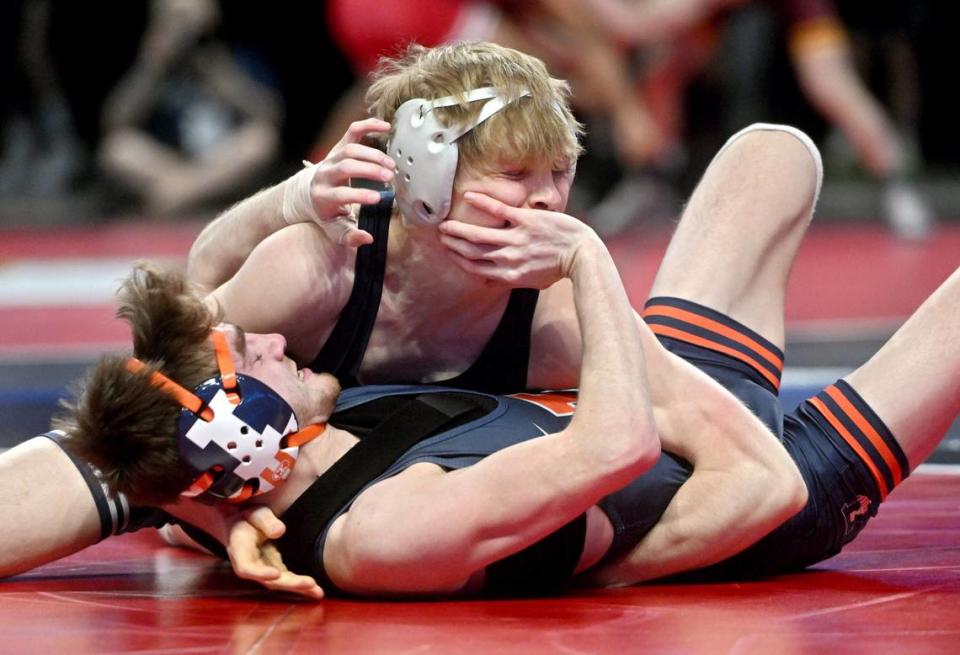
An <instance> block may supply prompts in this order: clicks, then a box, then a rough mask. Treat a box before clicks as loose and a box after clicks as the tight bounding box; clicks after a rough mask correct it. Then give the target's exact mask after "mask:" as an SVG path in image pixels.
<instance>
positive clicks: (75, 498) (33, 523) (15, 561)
mask: <svg viewBox="0 0 960 655" xmlns="http://www.w3.org/2000/svg"><path fill="white" fill-rule="evenodd" d="M0 498H3V508H4V509H3V512H2V519H3V525H4V526H5V527H4V530H3V531H2V532H0V577H6V576H9V575H16V574H17V573H22V572H24V571H27V570H29V569H32V568H34V567H36V566H40V565H41V564H46V563H47V562H52V561H53V560H55V559H59V558H61V557H66V556H67V555H70V554H72V553H75V552H77V551H79V550H82V549H84V548H86V547H87V546H90V545H92V544H94V543H96V542H97V540H98V539H99V538H100V518H99V515H98V514H97V507H96V504H95V503H94V500H93V496H92V495H91V494H90V490H89V489H88V488H87V483H86V481H85V480H84V479H83V476H82V475H81V474H80V471H78V470H77V467H76V466H74V464H73V462H72V461H70V458H69V457H67V455H66V453H64V452H63V450H61V449H60V447H59V446H58V445H57V444H55V443H54V442H53V441H51V440H50V439H47V438H46V437H35V438H33V439H30V440H29V441H25V442H24V443H22V444H20V445H18V446H16V447H14V448H11V449H10V450H8V451H6V452H4V453H2V454H0Z"/></svg>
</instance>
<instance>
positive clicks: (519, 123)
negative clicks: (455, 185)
mask: <svg viewBox="0 0 960 655" xmlns="http://www.w3.org/2000/svg"><path fill="white" fill-rule="evenodd" d="M371 79H372V84H371V85H370V89H369V91H368V92H367V106H368V110H369V111H370V114H371V115H372V116H375V117H377V118H380V119H382V120H385V121H392V119H393V115H394V112H396V110H397V107H399V106H400V105H401V104H403V103H404V102H406V101H407V100H410V99H411V98H426V99H428V100H433V99H436V98H442V97H444V96H450V95H453V96H456V95H464V94H466V92H468V91H470V90H472V89H478V88H481V87H486V86H492V87H494V88H496V89H497V90H498V92H499V93H500V94H501V95H503V96H504V97H506V98H518V97H519V96H520V94H521V93H523V91H528V92H529V94H530V95H529V96H526V97H524V98H521V99H519V100H518V101H516V102H512V103H511V104H509V105H508V106H507V107H506V108H505V109H503V110H502V111H500V112H498V113H497V114H495V115H494V116H493V117H491V118H490V119H489V120H487V121H485V122H484V123H482V124H480V125H479V126H477V127H476V128H475V129H473V130H471V131H470V132H468V133H467V134H466V135H464V136H463V137H462V138H461V139H460V140H459V141H458V144H459V153H460V154H459V157H460V158H459V162H460V163H462V164H464V165H465V166H467V167H470V168H473V169H478V168H482V167H483V165H484V164H485V163H489V162H491V161H494V160H497V159H500V160H507V161H516V162H551V163H552V162H554V161H556V160H558V159H560V158H565V159H569V160H571V162H572V161H575V160H576V158H577V157H578V156H579V155H580V153H581V151H582V148H581V146H580V140H579V139H580V136H581V134H582V133H583V126H582V125H581V124H580V123H578V122H577V120H576V119H575V118H574V116H573V113H572V112H571V110H570V104H569V100H570V85H569V84H567V83H566V82H565V81H563V80H558V79H555V78H553V77H551V76H550V73H549V72H548V71H547V67H546V66H545V65H544V63H543V62H542V61H540V60H539V59H537V58H536V57H532V56H530V55H527V54H524V53H522V52H519V51H517V50H513V49H511V48H505V47H503V46H499V45H496V44H494V43H484V42H461V43H453V44H450V45H444V46H439V47H436V48H425V47H423V46H421V45H418V44H411V45H410V46H408V47H407V49H406V51H405V52H404V53H402V54H401V55H400V56H398V57H396V58H384V59H381V60H380V63H379V65H378V66H377V68H376V70H375V71H374V72H373V74H372V76H371ZM483 104H484V103H483V102H473V103H468V104H463V105H454V106H452V107H446V108H438V109H436V110H435V111H436V112H437V113H438V116H439V117H440V119H441V120H445V121H449V124H456V125H463V124H465V123H466V122H468V121H470V120H472V119H474V118H475V117H476V116H477V114H478V113H479V112H480V109H481V107H482V106H483Z"/></svg>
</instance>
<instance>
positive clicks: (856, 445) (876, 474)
mask: <svg viewBox="0 0 960 655" xmlns="http://www.w3.org/2000/svg"><path fill="white" fill-rule="evenodd" d="M810 403H811V404H812V405H813V406H814V407H816V408H817V409H818V410H819V411H820V413H821V414H823V417H824V418H825V419H827V421H829V422H830V425H832V426H833V428H834V429H835V430H836V431H837V432H839V433H840V436H841V437H843V440H844V441H846V442H847V445H849V446H850V447H851V448H853V450H854V452H855V453H857V455H858V456H859V457H860V459H861V460H863V463H864V464H866V465H867V468H868V469H870V473H871V474H872V475H873V479H874V480H876V481H877V487H878V488H879V489H880V500H884V499H885V498H886V497H887V493H888V491H887V483H886V481H885V480H884V479H883V475H882V474H881V473H880V470H879V469H878V468H877V465H876V464H874V463H873V460H872V459H871V458H870V456H869V455H868V454H867V452H866V451H865V450H864V449H863V446H861V445H860V442H858V441H857V439H856V437H854V436H853V435H852V434H850V431H849V430H847V428H846V427H844V425H843V423H841V422H840V419H838V418H837V417H836V416H835V415H834V414H833V412H831V411H830V410H829V409H828V408H827V406H826V405H825V404H824V403H823V401H822V400H820V399H819V398H816V397H814V398H811V399H810Z"/></svg>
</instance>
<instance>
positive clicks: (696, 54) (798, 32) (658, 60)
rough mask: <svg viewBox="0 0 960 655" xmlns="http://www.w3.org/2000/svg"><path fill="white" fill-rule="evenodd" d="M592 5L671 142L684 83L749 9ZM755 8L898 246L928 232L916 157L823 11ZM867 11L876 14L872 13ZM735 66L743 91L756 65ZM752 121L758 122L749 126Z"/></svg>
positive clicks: (672, 1)
mask: <svg viewBox="0 0 960 655" xmlns="http://www.w3.org/2000/svg"><path fill="white" fill-rule="evenodd" d="M592 2H594V4H595V8H596V11H595V13H594V15H595V20H597V21H598V22H600V23H602V24H603V25H604V26H605V29H608V30H610V31H611V33H613V34H616V35H617V38H619V39H620V40H621V41H623V42H625V43H629V44H631V45H632V46H634V47H637V48H641V49H642V50H643V52H644V55H645V59H644V63H645V68H644V72H643V79H644V82H643V83H644V88H645V89H646V94H645V95H646V97H647V99H648V101H649V102H650V106H651V108H652V110H653V114H654V116H655V118H656V120H657V123H658V125H659V128H660V131H661V133H662V134H665V135H668V136H670V137H672V138H674V139H675V140H676V141H677V142H679V141H680V138H681V135H682V133H683V131H684V123H683V107H684V103H683V94H684V91H685V88H686V84H687V82H688V81H689V79H690V78H691V77H692V76H693V75H695V74H696V73H698V72H699V70H700V69H701V68H702V67H703V66H704V65H705V64H706V63H707V62H708V61H709V60H710V55H711V53H712V52H713V49H714V47H715V46H716V45H717V44H718V43H719V41H720V39H719V36H720V32H719V30H720V28H721V27H722V26H723V25H724V21H725V20H726V19H727V18H728V17H729V15H730V12H729V10H730V9H732V8H734V7H739V6H742V5H746V4H750V0H636V1H635V2H625V1H624V0H592ZM754 4H758V3H754ZM759 4H762V5H764V6H765V7H767V8H768V10H769V11H770V12H772V14H773V15H774V16H775V18H776V19H777V20H778V21H780V22H781V24H782V25H783V29H784V30H785V33H786V38H787V45H788V50H789V54H790V58H791V62H792V64H793V67H794V71H795V73H796V77H797V80H798V82H799V84H800V87H801V89H802V90H803V92H804V94H805V96H806V97H807V99H808V101H809V102H810V103H811V104H812V105H813V106H814V107H815V108H816V109H817V110H818V111H820V112H821V113H822V114H823V115H824V116H825V117H826V118H827V119H828V120H829V121H830V122H831V123H832V124H833V125H834V126H836V128H837V129H838V130H839V131H840V132H841V133H842V134H843V135H844V137H845V138H846V140H847V141H848V142H849V143H850V145H851V146H852V148H853V150H854V152H855V153H856V155H857V158H858V159H859V161H860V162H861V164H862V165H863V166H864V168H865V169H866V170H867V171H869V173H870V174H872V175H873V176H874V177H875V178H876V179H878V180H880V181H881V182H882V183H883V184H884V190H883V203H882V211H883V213H884V216H885V218H886V219H887V220H888V222H889V224H890V226H891V227H892V228H893V230H894V231H895V232H896V233H897V234H898V235H900V236H902V237H904V238H909V239H919V238H924V237H926V236H927V235H928V234H929V233H930V231H931V229H932V212H931V210H930V208H929V206H928V205H927V203H926V202H925V201H924V200H923V198H921V197H920V196H919V194H918V193H917V191H916V189H915V188H914V186H913V185H912V184H911V183H910V180H909V173H910V161H911V159H913V158H912V157H911V155H912V153H913V152H915V151H914V150H912V149H911V148H910V147H909V143H910V141H909V138H908V139H906V140H905V139H904V138H903V137H902V136H901V134H900V133H898V129H897V127H898V126H896V125H895V124H894V122H893V121H892V120H891V118H890V116H889V115H888V114H887V112H886V111H885V110H884V108H883V107H882V105H881V104H880V103H879V102H878V101H877V100H876V99H875V98H874V97H873V96H872V95H871V93H870V92H869V91H868V89H867V87H866V86H865V84H864V82H863V80H862V79H861V78H860V76H859V75H858V73H857V70H856V67H855V64H854V58H853V51H852V49H851V44H850V39H849V38H848V36H847V33H846V30H845V29H844V27H843V24H842V23H841V21H840V18H839V16H838V15H837V13H836V10H835V8H834V6H833V4H832V2H831V1H830V0H765V1H764V2H761V3H759ZM886 4H890V3H886ZM894 4H898V5H908V4H910V3H894ZM901 9H902V8H901ZM867 11H869V12H874V11H876V4H871V5H870V6H869V9H868V10H867ZM901 29H903V27H902V26H901ZM771 33H776V30H768V31H766V32H765V33H764V32H761V31H758V30H753V31H752V33H751V34H750V36H749V37H748V38H746V39H740V40H739V41H740V47H741V52H742V49H743V48H750V47H755V46H756V45H758V44H759V45H761V46H762V44H763V39H764V38H765V35H769V34H771ZM741 36H743V34H742V33H741ZM898 45H899V48H900V52H901V53H906V52H909V40H907V39H903V40H900V41H898ZM753 54H754V55H756V54H757V53H756V52H754V53H753ZM761 58H763V57H762V55H761ZM737 61H740V62H746V63H747V65H748V67H746V68H741V69H739V70H737V69H734V70H733V71H732V75H733V77H734V78H736V80H737V81H739V82H740V83H741V86H742V85H743V83H747V84H749V80H751V79H755V77H756V74H755V73H756V67H755V64H756V60H754V61H752V62H751V61H750V60H749V58H747V57H741V58H738V59H737ZM901 63H902V62H901ZM909 76H910V75H909V74H908V77H909ZM913 77H916V75H915V74H914V75H913ZM901 88H902V87H901ZM914 97H916V96H914ZM915 115H916V113H915V112H913V115H912V117H910V116H908V115H906V114H904V116H903V118H904V120H907V121H909V120H915ZM757 118H760V119H763V118H764V116H759V117H758V116H754V117H752V119H753V120H755V119H757ZM731 127H733V126H728V131H729V129H731ZM901 127H903V126H902V125H901ZM914 128H915V126H909V129H910V130H912V129H914Z"/></svg>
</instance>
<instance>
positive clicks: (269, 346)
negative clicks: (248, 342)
mask: <svg viewBox="0 0 960 655" xmlns="http://www.w3.org/2000/svg"><path fill="white" fill-rule="evenodd" d="M257 338H258V339H259V340H260V341H261V344H262V347H263V351H264V353H265V354H266V355H267V356H269V357H271V358H273V359H283V358H284V353H286V350H287V340H286V338H284V336H283V335H282V334H276V333H273V334H258V335H257Z"/></svg>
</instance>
